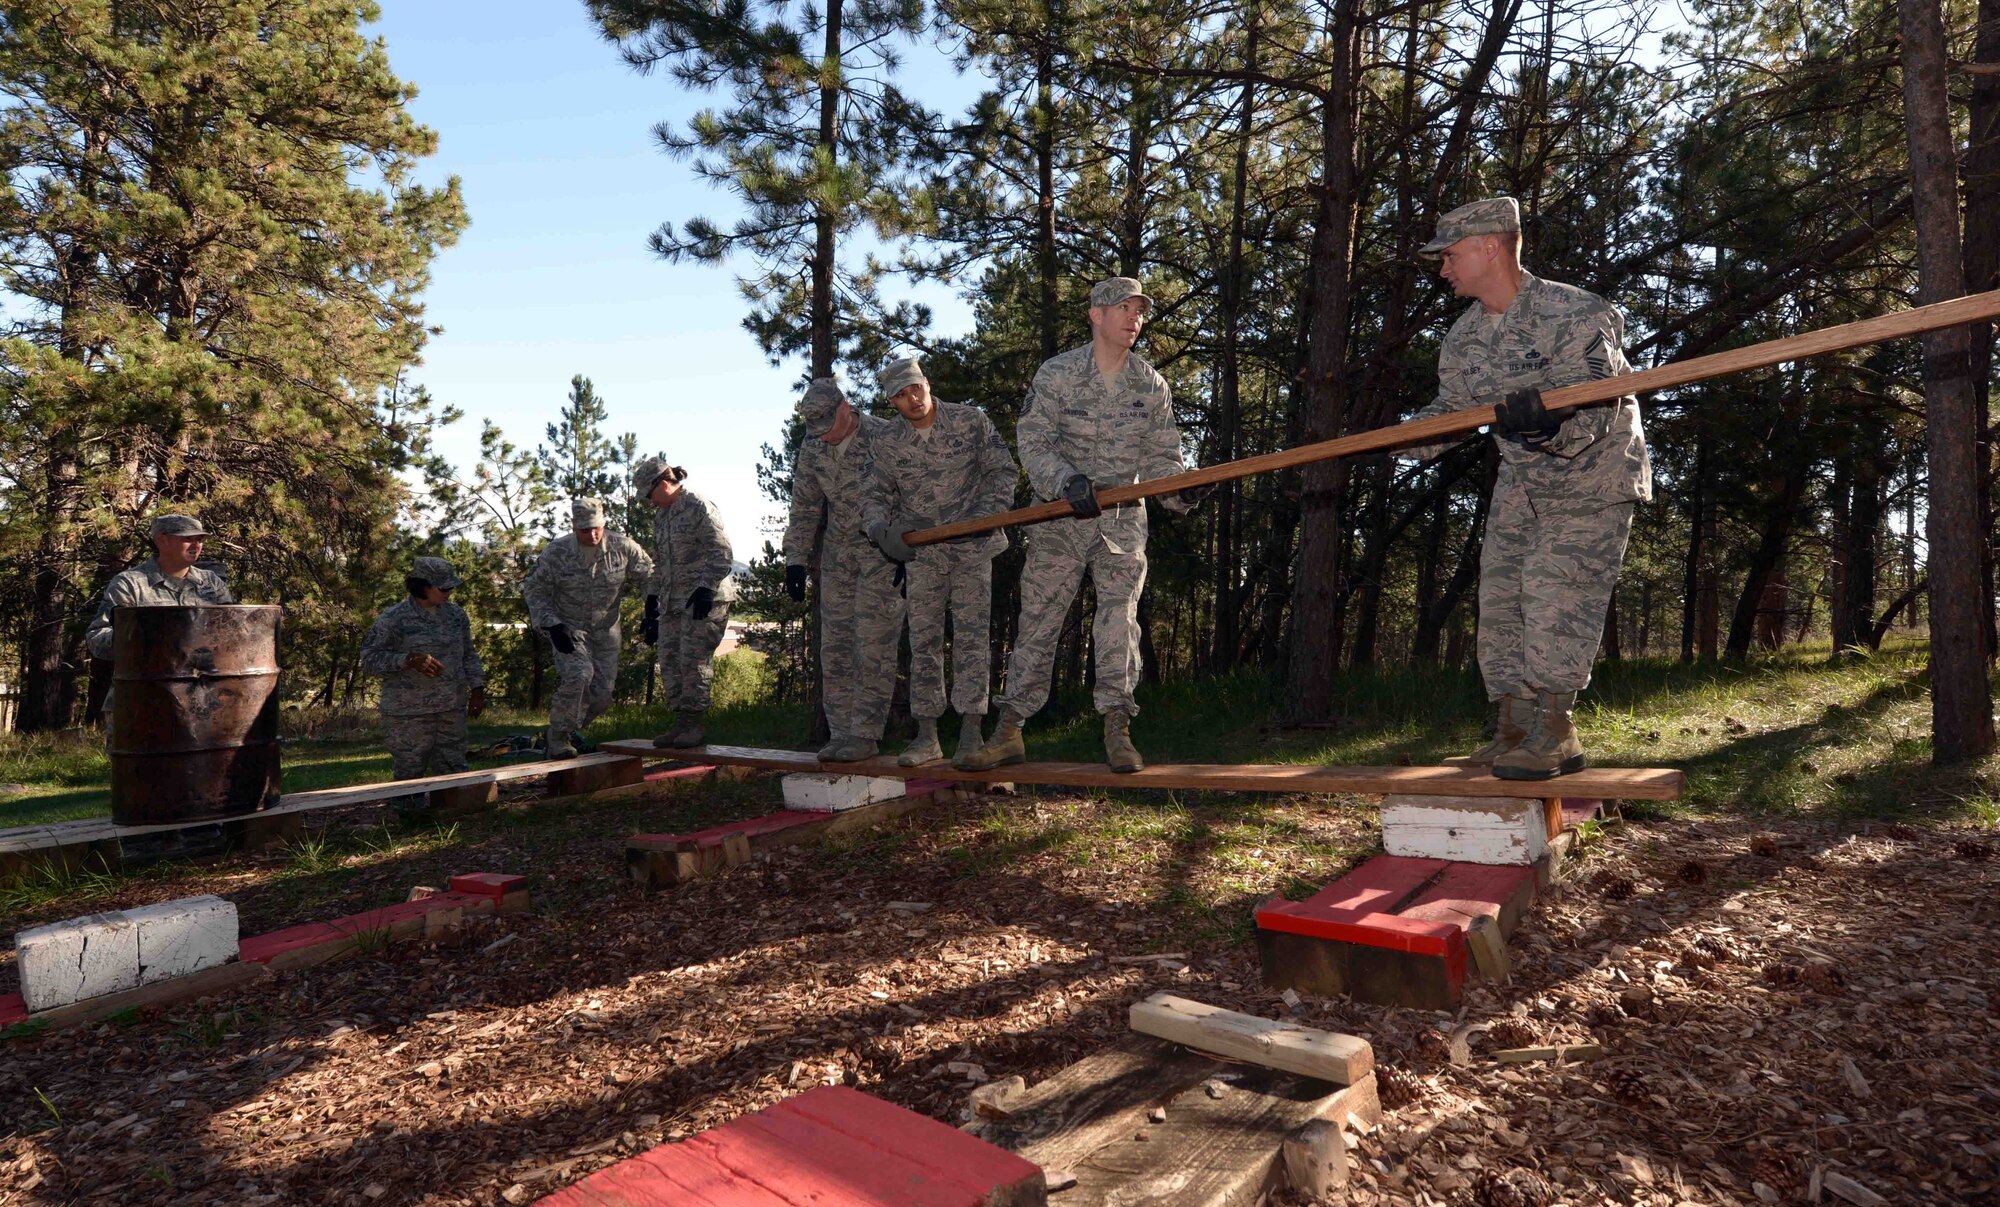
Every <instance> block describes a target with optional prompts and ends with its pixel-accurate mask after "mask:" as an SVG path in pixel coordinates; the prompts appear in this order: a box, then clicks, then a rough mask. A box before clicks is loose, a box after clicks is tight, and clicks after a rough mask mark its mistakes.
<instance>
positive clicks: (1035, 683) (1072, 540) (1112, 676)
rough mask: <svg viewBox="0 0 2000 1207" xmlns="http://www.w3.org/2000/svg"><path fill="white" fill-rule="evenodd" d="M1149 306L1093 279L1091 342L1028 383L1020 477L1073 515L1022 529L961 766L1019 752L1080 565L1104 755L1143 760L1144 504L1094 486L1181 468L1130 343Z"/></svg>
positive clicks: (1187, 504) (1018, 433)
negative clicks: (1007, 630) (974, 743)
mask: <svg viewBox="0 0 2000 1207" xmlns="http://www.w3.org/2000/svg"><path fill="white" fill-rule="evenodd" d="M1152 309H1153V302H1152V299H1151V298H1148V297H1147V296H1146V295H1145V293H1144V292H1143V291H1142V290H1141V288H1140V285H1139V282H1138V281H1136V280H1133V279H1132V278H1130V277H1113V278H1111V279H1110V280H1107V281H1099V282H1098V283H1097V284H1096V285H1095V286H1093V287H1092V288H1091V291H1090V326H1091V342H1090V343H1088V344H1086V345H1084V346H1083V347H1080V348H1073V349H1071V350H1070V351H1068V352H1064V353H1062V354H1061V355H1059V356H1056V357H1053V358H1051V359H1050V360H1048V361H1047V362H1045V363H1044V364H1043V365H1042V367H1041V368H1040V369H1039V370H1037V371H1036V373H1035V380H1034V383H1033V384H1032V385H1030V386H1029V388H1028V401H1027V406H1026V408H1025V409H1024V410H1023V411H1022V414H1021V420H1020V422H1019V424H1017V425H1016V427H1015V443H1016V444H1017V446H1018V447H1019V450H1020V453H1021V465H1022V467H1023V468H1025V469H1026V470H1027V471H1028V484H1029V485H1030V486H1032V487H1033V488H1034V491H1035V495H1036V497H1038V498H1041V499H1066V500H1067V501H1068V502H1069V504H1070V506H1071V507H1072V508H1073V509H1075V512H1076V515H1075V517H1074V518H1072V519H1065V520H1051V521H1049V522H1048V523H1045V524H1040V525H1037V526H1036V527H1035V528H1033V529H1031V530H1030V531H1029V532H1028V534H1027V542H1028V558H1027V563H1026V565H1025V566H1024V567H1023V568H1022V570H1021V618H1020V625H1019V628H1018V633H1017V636H1016V637H1015V641H1014V652H1013V656H1012V657H1011V658H1009V659H1008V662H1007V684H1006V690H1005V691H1004V692H1002V693H1001V697H1000V722H999V724H998V725H997V726H996V727H995V728H994V731H993V736H992V737H991V738H990V739H988V740H987V742H986V745H985V746H983V747H982V748H981V749H980V750H979V751H978V752H977V753H976V754H974V755H972V756H971V757H970V758H968V759H967V760H966V762H965V766H966V767H968V768H971V769H975V770H986V769H988V768H992V767H998V766H1001V765H1003V764H1007V763H1017V762H1020V761H1021V760H1023V759H1024V758H1026V757H1027V752H1026V746H1025V743H1024V742H1023V740H1022V737H1021V727H1022V726H1023V725H1025V724H1026V723H1027V720H1028V718H1029V717H1031V716H1034V715H1035V713H1036V712H1037V711H1039V710H1040V709H1041V707H1042V705H1043V704H1044V703H1046V702H1047V701H1048V698H1049V676H1050V674H1051V672H1052V671H1053V670H1054V668H1055V656H1056V639H1057V637H1058V635H1059V634H1060V633H1061V630H1062V625H1063V619H1064V617H1065V616H1066V615H1067V614H1068V612H1069V607H1070V604H1071V602H1072V601H1074V600H1075V599H1076V596H1077V592H1078V591H1079V590H1080V589H1081V588H1082V586H1083V577H1084V575H1085V574H1086V573H1087V574H1089V576H1090V579H1091V581H1092V582H1093V583H1095V584H1096V587H1097V620H1096V625H1095V628H1094V629H1093V637H1094V638H1095V641H1096V644H1097V685H1096V690H1095V692H1094V699H1095V702H1096V704H1097V711H1099V712H1100V713H1102V714H1104V757H1105V762H1106V763H1107V764H1108V765H1109V766H1110V767H1111V769H1112V770H1113V771H1138V770H1139V769H1141V768H1142V767H1144V766H1145V763H1144V761H1143V760H1142V759H1141V758H1140V757H1139V751H1138V749H1137V748H1136V747H1134V746H1133V744H1132V737H1131V721H1132V717H1133V716H1134V715H1135V714H1136V713H1137V712H1138V711H1139V706H1138V703H1137V701H1135V700H1134V699H1133V697H1132V690H1133V688H1135V687H1136V686H1137V685H1138V683H1139V592H1140V591H1141V590H1142V589H1144V587H1145V585H1146V508H1145V504H1143V503H1128V504H1124V505H1121V506H1116V507H1100V506H1099V504H1098V502H1097V499H1096V496H1095V491H1096V490H1098V489H1103V488H1105V487H1109V486H1121V485H1124V484H1126V483H1130V482H1137V481H1141V480H1143V479H1148V478H1158V477H1162V476H1164V475H1167V474H1174V473H1179V472H1181V470H1182V468H1183V466H1182V464H1181V433H1180V429H1179V428H1178V427H1176V426H1175V425H1174V408H1173V396H1172V394H1171V392H1170V391H1169V390H1168V389H1167V383H1166V381H1165V380H1164V379H1162V378H1161V376H1160V375H1159V374H1158V373H1157V372H1155V371H1154V369H1153V366H1151V365H1149V364H1147V363H1146V362H1145V360H1143V359H1142V358H1140V357H1138V356H1136V355H1133V354H1132V352H1131V348H1132V345H1133V343H1134V342H1135V341H1136V340H1137V339H1138V337H1139V331H1140V329H1141V328H1142V327H1143V326H1144V325H1145V322H1146V319H1147V317H1148V316H1149V315H1150V314H1151V313H1152ZM1208 490H1209V488H1207V487H1196V488H1193V489H1191V490H1186V491H1182V492H1180V493H1179V494H1177V495H1168V496H1165V497H1163V498H1162V499H1161V500H1160V502H1161V503H1162V505H1164V506H1165V507H1166V508H1167V509H1168V510H1170V511H1186V510H1187V509H1189V508H1191V507H1193V506H1194V505H1195V504H1196V503H1198V502H1200V500H1201V499H1202V497H1204V496H1205V495H1207V494H1208Z"/></svg>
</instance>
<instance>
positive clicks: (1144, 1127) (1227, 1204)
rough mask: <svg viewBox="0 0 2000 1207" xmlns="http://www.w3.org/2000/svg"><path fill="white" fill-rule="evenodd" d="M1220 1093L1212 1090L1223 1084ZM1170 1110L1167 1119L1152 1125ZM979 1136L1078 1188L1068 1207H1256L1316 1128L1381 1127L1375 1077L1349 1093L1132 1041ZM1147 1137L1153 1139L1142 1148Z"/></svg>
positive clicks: (1013, 1103) (976, 1130) (1073, 1071)
mask: <svg viewBox="0 0 2000 1207" xmlns="http://www.w3.org/2000/svg"><path fill="white" fill-rule="evenodd" d="M1210 1083H1213V1084H1212V1088H1211V1084H1210ZM1155 1107H1163V1108H1164V1111H1165V1118H1164V1119H1163V1120H1161V1121H1159V1122H1153V1121H1152V1120H1151V1119H1150V1117H1149V1116H1150V1114H1151V1112H1152V1110H1153V1108H1155ZM1006 1109H1007V1111H1008V1116H1007V1118H1005V1119H989V1118H977V1119H974V1120H973V1121H972V1122H971V1123H969V1124H967V1125H966V1129H965V1130H967V1131H969V1132H971V1133H972V1134H973V1135H975V1136H979V1137H981V1138H982V1139H985V1140H988V1141H991V1142H992V1143H994V1144H998V1145H999V1146H1001V1147H1002V1148H1007V1149H1011V1150H1012V1151H1014V1152H1016V1153H1018V1154H1020V1155H1021V1156H1022V1157H1025V1158H1027V1159H1028V1160H1030V1161H1032V1162H1034V1163H1035V1164H1037V1165H1040V1166H1041V1167H1042V1168H1043V1169H1044V1170H1048V1171H1056V1170H1063V1171H1067V1172H1069V1173H1071V1174H1073V1175H1074V1176H1075V1177H1076V1179H1077V1181H1076V1184H1075V1185H1074V1186H1072V1187H1071V1188H1069V1189H1067V1190H1065V1191H1063V1192H1062V1193H1061V1194H1060V1195H1059V1196H1056V1197H1055V1198H1054V1199H1052V1200H1051V1201H1052V1202H1056V1203H1059V1204H1060V1205H1061V1207H1112V1205H1113V1204H1117V1205H1119V1207H1252V1205H1254V1204H1256V1203H1257V1202H1259V1201H1260V1200H1261V1199H1263V1197H1264V1196H1265V1195H1266V1194H1267V1193H1268V1192H1269V1191H1270V1190H1271V1189H1273V1188H1274V1187H1275V1186H1276V1185H1277V1184H1278V1183H1279V1181H1280V1180H1281V1179H1282V1177H1283V1174H1282V1170H1283V1166H1284V1161H1283V1157H1282V1155H1281V1149H1282V1146H1283V1144H1284V1141H1285V1139H1286V1137H1288V1136H1290V1135H1292V1134H1294V1133H1295V1132H1297V1131H1298V1130H1299V1129H1300V1128H1301V1127H1303V1126H1305V1125H1306V1124H1307V1123H1310V1122H1312V1121H1313V1120H1315V1119H1329V1120H1333V1121H1336V1122H1338V1121H1344V1120H1346V1119H1349V1118H1353V1119H1356V1120H1358V1121H1360V1122H1362V1123H1367V1124H1375V1123H1379V1122H1380V1121H1381V1106H1380V1104H1379V1102H1378V1101H1377V1098H1376V1094H1375V1078H1374V1076H1373V1075H1372V1074H1370V1075H1368V1076H1365V1077H1363V1078H1361V1079H1360V1080H1359V1081H1357V1082H1355V1083H1354V1084H1353V1085H1351V1086H1348V1087H1346V1088H1344V1089H1343V1088H1340V1087H1337V1086H1335V1085H1333V1084H1331V1083H1329V1082H1325V1081H1318V1080H1315V1079H1313V1078H1309V1077H1302V1076H1299V1075H1297V1074H1294V1073H1285V1072H1281V1071H1279V1070H1276V1069H1267V1068H1262V1067H1260V1066H1255V1065H1238V1064H1229V1063H1226V1062H1224V1061H1220V1060H1216V1059H1213V1058H1211V1057H1207V1056H1202V1055H1200V1054H1198V1053H1194V1052H1189V1051H1187V1050H1185V1049H1182V1048H1179V1047H1176V1046H1174V1045H1172V1044H1169V1043H1166V1042H1165V1041H1163V1040H1157V1039H1151V1038H1148V1037H1146V1036H1140V1035H1131V1036H1127V1037H1126V1038H1125V1039H1124V1040H1123V1041H1121V1042H1120V1043H1119V1044H1118V1045H1117V1046H1115V1047H1112V1048H1109V1049H1106V1050H1104V1051H1101V1052H1097V1053H1094V1054H1093V1055H1091V1056H1088V1057H1085V1058H1084V1059H1083V1060H1081V1061H1078V1062H1077V1063H1076V1064H1073V1065H1071V1066H1069V1067H1068V1068H1066V1069H1064V1070H1062V1071H1061V1072H1060V1073H1058V1074H1056V1075H1055V1076H1054V1077H1051V1078H1049V1079H1047V1080H1045V1081H1042V1082H1040V1083H1038V1084H1036V1085H1035V1086H1033V1087H1031V1088H1030V1089H1028V1090H1027V1091H1026V1092H1025V1093H1024V1094H1022V1095H1020V1096H1019V1097H1018V1098H1015V1099H1010V1100H1009V1101H1008V1103H1007V1106H1006ZM1142 1135H1143V1136H1144V1138H1143V1139H1141V1138H1140V1137H1141V1136H1142Z"/></svg>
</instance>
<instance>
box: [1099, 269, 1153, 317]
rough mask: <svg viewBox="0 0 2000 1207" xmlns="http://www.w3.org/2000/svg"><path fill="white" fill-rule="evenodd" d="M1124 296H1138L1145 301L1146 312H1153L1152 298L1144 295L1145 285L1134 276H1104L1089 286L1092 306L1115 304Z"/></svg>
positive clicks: (1123, 298) (1122, 299)
mask: <svg viewBox="0 0 2000 1207" xmlns="http://www.w3.org/2000/svg"><path fill="white" fill-rule="evenodd" d="M1126 298H1138V299H1139V300H1140V301H1142V302H1144V303H1146V313H1147V314H1151V313H1153V299H1151V298H1149V297H1147V296H1146V290H1145V287H1144V286H1142V285H1140V284H1139V282H1138V279H1137V278H1135V277H1106V278H1105V279H1104V280H1102V281H1099V282H1098V283H1097V284H1095V285H1092V286H1091V287H1090V304H1091V305H1092V306H1093V307H1096V306H1116V305H1117V304H1118V303H1120V302H1122V301H1124V300H1125V299H1126Z"/></svg>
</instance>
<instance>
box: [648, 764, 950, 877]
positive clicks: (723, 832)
mask: <svg viewBox="0 0 2000 1207" xmlns="http://www.w3.org/2000/svg"><path fill="white" fill-rule="evenodd" d="M912 788H918V785H914V784H913V785H912ZM936 788H937V785H936V784H932V785H930V786H928V787H922V788H921V789H920V790H916V791H912V792H909V793H906V794H904V795H902V796H898V797H895V798H894V799H891V800H883V801H876V802H875V803H874V804H872V805H862V806H861V807H860V808H858V809H844V810H842V811H841V812H839V813H809V812H804V811H799V810H791V809H787V810H785V811H784V812H782V813H771V814H767V815H765V816H763V817H752V818H746V819H744V820H742V821H735V822H729V823H726V824H724V825H720V826H715V827H712V828H710V829H707V830H701V831H697V832H695V833H692V834H634V835H632V836H631V837H630V838H628V839H626V840H625V875H626V877H627V878H628V879H630V880H631V881H632V882H633V883H634V884H637V885H639V886H640V887H641V888H644V889H648V890H659V889H667V888H672V887H673V886H675V885H677V884H681V883H684V882H686V881H689V880H699V879H701V878H703V877H705V876H712V875H714V874H715V873H717V872H720V871H724V870H726V869H728V868H733V867H739V866H741V865H743V864H745V863H748V862H750V857H751V855H752V854H753V853H754V852H757V851H765V850H771V849H773V848H776V847H788V846H796V845H797V844H799V843H804V842H813V841H816V840H818V839H822V838H833V837H835V836H837V835H841V834H848V833H852V832H854V831H856V830H865V829H867V828H868V827H869V826H876V825H881V824H882V823H883V822H888V821H894V820H896V819H897V818H899V817H902V816H904V815H905V814H908V813H912V812H914V811H916V810H918V809H921V808H923V807H924V806H926V805H929V804H933V803H935V796H936Z"/></svg>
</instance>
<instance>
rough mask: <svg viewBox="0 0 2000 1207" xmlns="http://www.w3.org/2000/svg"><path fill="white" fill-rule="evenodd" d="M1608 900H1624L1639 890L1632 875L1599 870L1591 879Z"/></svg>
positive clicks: (1601, 894)
mask: <svg viewBox="0 0 2000 1207" xmlns="http://www.w3.org/2000/svg"><path fill="white" fill-rule="evenodd" d="M1591 883H1592V884H1594V885H1596V886H1597V891H1598V894H1599V895H1600V896H1602V897H1603V898H1604V899H1605V900H1606V901H1623V900H1625V899H1626V898H1627V897H1630V896H1631V895H1632V894H1633V893H1634V892H1637V891H1638V886H1637V885H1635V884H1633V883H1632V878H1631V877H1630V876H1619V875H1616V874H1614V873H1612V872H1610V871H1603V872H1599V873H1598V874H1597V876H1596V878H1595V879H1593V880H1592V881H1591Z"/></svg>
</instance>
